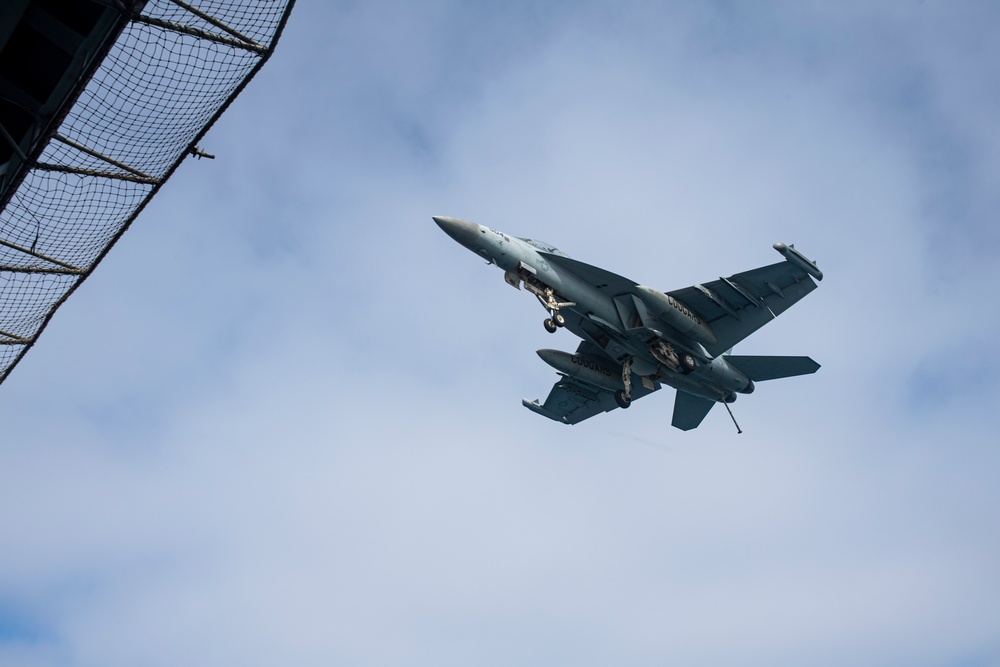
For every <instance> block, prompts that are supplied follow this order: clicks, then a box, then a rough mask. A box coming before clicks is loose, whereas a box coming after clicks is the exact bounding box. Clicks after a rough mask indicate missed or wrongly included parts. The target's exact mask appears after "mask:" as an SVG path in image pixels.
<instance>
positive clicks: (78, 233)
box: [0, 0, 294, 383]
mask: <svg viewBox="0 0 1000 667" xmlns="http://www.w3.org/2000/svg"><path fill="white" fill-rule="evenodd" d="M116 4H121V7H122V11H123V12H128V11H130V10H128V9H127V6H128V5H130V4H131V3H129V2H125V3H124V4H122V3H120V2H117V1H116ZM293 4H294V0H283V1H282V0H279V1H276V0H197V5H198V6H197V7H196V6H194V3H193V2H186V1H184V0H150V1H149V2H147V3H145V4H144V6H143V8H142V10H141V12H135V13H133V15H132V16H130V21H129V23H128V25H127V27H126V28H125V29H124V30H123V31H122V33H121V35H120V36H119V38H118V39H117V41H116V42H115V44H114V45H113V46H112V47H111V49H110V51H109V52H108V55H107V56H106V57H105V58H104V60H103V62H102V63H101V65H100V66H99V68H98V69H97V70H96V72H95V73H94V75H93V77H92V78H91V79H90V80H89V81H88V82H87V83H86V85H85V87H84V89H83V91H82V93H81V94H80V96H79V97H78V98H77V100H76V102H75V103H74V104H73V106H72V108H71V109H70V110H69V112H68V113H67V115H66V116H65V118H64V119H63V120H62V122H61V123H60V124H59V126H58V128H57V129H56V130H55V132H54V133H53V134H52V136H51V138H50V139H49V141H48V142H47V144H45V147H44V148H43V149H42V150H41V152H40V154H39V155H38V156H37V159H35V160H34V161H29V162H28V169H27V170H26V171H25V173H24V177H23V180H22V181H21V183H20V184H19V186H18V187H17V189H16V190H15V191H14V193H13V195H12V196H11V198H10V200H9V201H8V203H7V205H6V206H5V207H4V210H3V211H2V212H0V383H2V382H3V381H4V380H5V379H6V378H7V376H8V375H9V374H10V372H11V370H12V369H13V368H14V367H15V366H16V365H17V363H18V362H19V361H20V360H21V359H22V358H23V357H24V355H25V353H27V351H28V350H29V349H31V347H32V345H34V343H35V341H37V340H38V337H39V335H40V334H41V333H42V331H43V330H44V329H45V327H46V326H47V325H48V323H49V321H50V320H51V318H52V316H53V314H54V313H55V311H56V310H57V309H58V308H59V306H60V305H61V304H62V303H63V302H64V301H65V300H66V299H67V298H68V297H69V296H70V295H71V294H72V293H73V291H74V290H75V289H76V288H77V287H78V286H79V285H80V284H81V283H82V282H83V281H84V280H85V279H86V278H87V276H89V275H90V274H91V272H93V270H94V268H95V267H96V266H97V265H98V264H99V263H100V261H101V259H103V258H104V256H105V255H106V254H107V253H108V251H109V250H110V249H111V247H112V246H114V244H115V242H116V241H117V240H118V239H119V238H121V236H122V235H123V234H124V233H125V232H126V231H127V230H128V228H129V226H130V225H131V224H132V222H133V221H134V220H135V219H136V217H137V216H138V215H139V214H140V212H141V211H142V209H143V207H144V206H145V205H146V203H147V202H149V200H150V199H151V198H152V197H153V196H154V195H156V193H157V192H158V191H159V189H160V186H162V185H163V183H164V182H166V180H167V179H168V178H169V177H170V175H171V174H172V173H173V172H174V170H175V169H176V168H177V167H178V166H179V165H180V163H181V162H183V161H184V159H185V158H186V157H187V156H189V155H206V154H205V153H203V152H202V151H201V150H200V149H199V148H198V142H199V140H200V139H201V138H202V137H203V136H204V134H205V133H206V132H207V131H208V130H209V128H210V127H211V126H212V124H213V123H214V122H215V121H216V120H217V119H218V118H219V117H220V116H221V115H222V114H223V112H224V111H225V110H226V108H227V107H228V106H229V104H230V103H231V102H232V101H233V100H234V99H235V98H236V97H237V96H238V95H239V93H240V92H241V91H242V90H243V87H244V86H246V84H247V83H248V82H249V81H250V79H251V78H253V76H254V74H256V72H257V71H258V70H259V69H260V68H261V67H262V66H263V65H264V63H265V62H266V61H267V59H268V58H269V57H270V55H271V53H272V50H273V49H274V46H275V44H276V43H277V41H278V38H279V37H280V35H281V31H282V29H283V28H284V25H285V22H286V21H287V19H288V15H289V13H290V12H291V10H292V6H293ZM3 140H4V138H3V137H0V141H3ZM29 157H30V156H29ZM209 157H210V156H209Z"/></svg>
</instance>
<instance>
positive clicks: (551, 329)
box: [543, 318, 559, 333]
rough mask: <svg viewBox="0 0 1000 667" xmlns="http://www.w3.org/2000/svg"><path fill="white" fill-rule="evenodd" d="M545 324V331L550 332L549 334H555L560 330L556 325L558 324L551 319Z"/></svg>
mask: <svg viewBox="0 0 1000 667" xmlns="http://www.w3.org/2000/svg"><path fill="white" fill-rule="evenodd" d="M543 324H545V330H546V331H548V332H549V333H555V332H556V329H558V328H559V327H558V326H557V325H556V323H555V322H553V321H552V319H551V318H549V319H546V320H545V322H544V323H543Z"/></svg>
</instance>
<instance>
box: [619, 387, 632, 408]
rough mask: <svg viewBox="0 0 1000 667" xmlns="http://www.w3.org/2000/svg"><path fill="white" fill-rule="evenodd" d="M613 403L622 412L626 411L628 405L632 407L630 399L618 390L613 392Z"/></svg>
mask: <svg viewBox="0 0 1000 667" xmlns="http://www.w3.org/2000/svg"><path fill="white" fill-rule="evenodd" d="M615 403H617V404H618V407H619V408H621V409H622V410H626V409H628V407H629V406H630V405H632V399H631V398H629V397H628V396H626V395H625V392H624V391H622V390H621V389H619V390H618V391H616V392H615Z"/></svg>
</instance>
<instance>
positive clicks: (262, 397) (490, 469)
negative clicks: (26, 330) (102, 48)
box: [0, 0, 1000, 667]
mask: <svg viewBox="0 0 1000 667" xmlns="http://www.w3.org/2000/svg"><path fill="white" fill-rule="evenodd" d="M998 16H1000V10H998V9H997V7H996V6H995V5H994V4H991V3H986V2H982V3H976V2H968V3H963V4H961V6H954V5H953V4H952V3H943V2H934V1H931V0H928V1H927V2H923V3H901V2H900V3H896V2H886V3H838V4H837V5H836V6H833V5H830V4H829V3H808V2H788V3H781V2H775V3H753V4H750V3H742V4H741V3H728V2H716V3H708V2H706V3H659V4H653V3H613V4H612V3H597V2H594V3H558V2H553V3H545V4H535V3H529V2H520V3H505V4H503V5H499V4H487V3H458V2H456V3H446V2H441V3H425V5H424V6H416V5H414V4H412V3H391V2H389V3H386V2H372V3H315V2H314V3H307V2H301V3H300V6H298V7H297V8H296V10H295V12H294V13H293V15H292V18H291V20H290V22H289V24H288V27H287V30H286V32H285V35H284V37H283V39H282V42H281V43H280V45H279V47H278V50H277V52H276V54H275V56H274V57H273V59H272V60H271V62H270V63H269V64H268V65H267V67H265V69H264V70H263V71H262V72H261V73H260V75H259V76H258V77H257V78H256V79H255V80H254V81H253V82H252V84H251V85H250V86H249V88H248V89H247V90H246V92H245V93H244V94H243V95H242V96H241V97H240V98H239V100H238V101H237V102H236V103H235V104H234V105H233V107H232V108H231V109H230V110H229V111H228V112H227V114H226V115H225V116H224V117H223V119H222V120H221V121H220V123H219V124H218V125H217V126H216V127H215V128H214V129H213V130H212V131H211V133H210V134H209V135H208V136H207V137H206V139H205V141H204V142H203V144H202V145H203V147H204V148H205V150H207V151H209V152H211V153H214V154H216V155H218V159H216V160H214V161H205V160H202V161H191V162H189V163H187V164H185V165H184V166H183V167H182V168H181V169H179V170H178V172H177V173H176V174H175V176H174V177H173V178H172V180H171V182H170V183H168V185H167V186H166V187H165V188H164V189H163V191H162V192H161V193H160V195H159V196H158V197H157V198H156V199H155V200H154V202H153V203H152V204H151V205H150V206H149V207H148V208H147V210H146V211H145V212H144V213H143V215H142V217H141V218H140V219H139V221H138V222H137V223H136V225H135V226H134V227H133V229H131V230H130V231H129V233H128V234H127V235H126V236H125V237H124V238H123V240H122V241H121V242H120V243H119V244H118V246H116V248H115V249H114V251H113V252H112V253H111V254H110V255H109V256H108V258H107V259H106V260H105V261H104V262H103V263H102V265H101V266H100V268H99V269H98V270H97V271H96V272H95V274H94V275H93V276H92V277H91V278H90V279H88V281H87V282H86V283H85V284H84V286H83V287H82V288H81V289H79V290H78V291H77V292H76V293H75V294H74V296H73V298H72V299H70V300H69V301H68V302H67V304H66V305H64V306H63V307H62V308H61V309H60V311H59V313H58V315H57V316H56V317H55V318H54V320H53V322H52V324H51V325H50V326H49V327H48V329H47V330H46V332H45V335H44V336H43V337H42V338H41V340H40V342H39V343H38V345H36V346H35V348H34V349H33V350H32V351H31V353H30V354H28V355H27V356H26V357H25V359H24V361H23V362H22V363H21V364H20V365H19V366H18V368H17V369H16V370H15V371H14V373H12V375H11V376H10V378H9V379H8V380H7V381H6V382H5V383H4V385H3V386H2V387H0V393H2V395H0V420H2V424H3V428H2V432H3V438H0V440H2V442H0V461H2V462H3V464H2V465H0V506H2V507H3V508H4V512H3V513H2V514H0V664H3V665H5V666H6V665H13V666H15V667H24V666H32V667H34V666H38V665H45V666H48V665H69V666H74V667H75V666H91V665H95V666H96V665H101V666H109V665H110V666H114V665H135V664H145V665H176V664H206V665H207V664H237V663H238V664H245V665H273V664H301V665H313V664H315V665H329V664H347V665H407V666H409V665H436V666H437V665H459V664H462V665H465V664H470V663H471V664H482V665H509V664H526V665H531V664H538V665H542V664H545V665H549V664H554V663H555V664H580V665H603V664H612V663H613V664H626V665H653V664H657V665H660V664H664V663H670V664H685V665H729V664H734V663H739V664H743V665H769V666H771V665H801V664H811V665H843V664H850V663H855V664H857V663H861V664H878V665H904V664H905V665H908V666H912V665H927V666H937V665H948V666H951V665H963V666H966V665H969V666H986V665H997V664H1000V614H998V603H997V600H998V599H1000V568H998V567H997V565H996V564H997V563H998V562H1000V531H998V529H997V526H998V525H1000V487H998V485H997V483H996V481H997V479H998V475H1000V453H998V450H997V447H996V445H995V440H996V437H995V435H994V429H995V414H994V413H995V410H996V405H997V402H998V392H997V389H996V383H995V381H994V378H995V377H996V376H997V370H998V369H1000V362H998V355H997V352H996V349H995V345H994V340H995V338H996V336H997V334H998V333H1000V326H998V316H997V313H996V309H995V308H994V307H993V301H994V298H993V294H992V293H993V288H994V287H995V286H996V285H998V284H1000V280H998V278H1000V276H998V268H997V264H996V262H995V260H994V257H995V256H996V252H997V249H998V244H1000V238H998V235H997V231H996V230H997V227H996V224H995V217H996V210H997V204H998V194H997V193H998V192H1000V188H998V186H1000V139H998V138H997V137H998V136H1000V135H998V133H997V132H996V129H995V125H996V118H997V117H1000V87H998V86H997V77H996V73H995V70H996V67H995V63H996V62H1000V44H998V43H997V41H996V39H995V34H996V29H997V26H998ZM431 215H453V216H457V217H463V218H467V219H470V220H474V221H477V222H480V223H483V224H488V225H490V226H493V227H496V228H498V229H503V230H505V231H507V232H508V233H511V234H515V235H518V236H530V237H533V238H538V239H544V240H546V241H548V242H550V243H553V244H555V245H557V246H558V247H560V248H561V249H563V250H564V251H566V252H567V253H569V254H570V255H572V256H574V257H577V258H579V259H581V260H583V261H587V262H591V263H594V264H598V265H601V266H604V267H606V268H608V269H610V270H613V271H616V272H618V273H621V274H624V275H627V276H629V277H631V278H633V279H635V280H637V281H639V282H642V283H645V284H652V285H657V286H659V287H661V288H664V289H673V288H676V287H680V286H684V285H688V284H692V283H694V282H702V281H705V280H711V279H714V278H715V277H717V276H719V275H728V274H731V273H734V272H737V271H741V270H745V269H749V268H752V267H754V266H759V265H761V264H763V263H768V262H773V261H777V260H778V259H779V258H778V256H777V255H776V254H775V253H774V251H773V250H771V249H770V245H771V244H772V243H774V242H775V241H784V242H786V243H796V245H797V246H798V247H800V248H801V249H802V250H803V251H804V252H806V253H807V254H808V255H810V256H812V257H815V258H816V259H817V260H818V262H819V265H820V267H821V268H822V269H823V271H824V273H825V275H826V279H825V280H824V281H823V282H822V284H821V285H820V289H818V290H816V292H815V293H813V294H812V295H810V297H809V298H808V299H805V300H804V301H803V302H801V303H800V304H798V305H797V306H796V307H795V308H793V309H791V310H789V311H788V312H787V313H786V314H784V315H783V316H782V317H781V318H780V319H779V320H777V321H776V322H774V323H773V324H771V325H769V326H768V327H766V328H765V329H763V330H761V331H760V332H759V333H758V334H756V335H755V336H754V337H752V338H750V339H749V340H748V341H746V342H745V343H744V344H741V345H740V346H739V348H738V351H739V352H740V353H744V354H809V355H810V356H812V357H813V358H815V359H816V360H817V361H819V362H820V363H821V364H822V365H823V368H822V369H821V370H820V371H819V372H818V373H817V374H816V375H814V376H809V377H805V378H799V379H794V380H788V381H785V382H777V383H769V384H767V385H766V386H761V387H760V388H759V390H758V391H757V392H756V393H755V394H754V395H753V396H750V397H744V398H741V400H740V401H739V402H737V403H736V404H735V405H734V411H735V413H736V415H737V418H738V419H739V420H740V423H741V426H742V427H743V429H744V431H745V432H744V434H743V435H740V436H737V434H736V433H735V429H734V428H733V426H732V424H731V422H730V421H729V420H728V418H727V416H726V415H725V413H724V412H721V411H719V412H716V411H713V413H712V414H710V415H709V417H708V418H707V419H706V421H705V423H704V424H703V426H702V427H701V428H699V429H698V430H696V431H692V432H690V433H681V432H679V431H677V430H675V429H672V428H671V427H670V426H669V420H670V411H671V408H672V397H671V396H670V395H667V394H664V395H655V396H652V397H649V398H647V399H644V400H643V401H641V402H638V403H636V404H635V405H634V406H633V407H632V409H630V410H628V411H627V412H625V411H616V412H614V413H611V414H608V415H603V416H601V417H598V418H595V419H593V420H590V421H588V422H585V423H584V424H581V425H578V426H576V427H572V428H570V427H565V426H562V425H559V424H555V423H552V422H549V421H547V420H544V419H542V418H540V417H538V416H536V415H534V414H532V413H530V412H529V411H527V410H524V409H523V408H522V407H521V406H520V399H521V398H522V397H526V398H544V396H545V395H546V393H547V392H548V389H549V387H550V386H551V383H552V382H553V380H554V379H555V375H554V374H553V372H552V370H551V369H550V368H548V367H547V366H546V365H545V364H544V363H542V362H541V361H540V360H539V359H538V358H537V357H536V355H535V354H534V350H536V349H538V348H542V347H558V348H561V349H567V350H571V349H573V348H574V347H575V345H576V342H575V341H574V340H573V339H572V336H571V335H570V334H568V333H566V332H560V333H558V334H556V335H555V336H549V335H548V334H546V333H545V332H544V330H543V329H542V327H541V319H542V317H543V312H542V310H541V309H539V308H538V307H537V305H534V303H533V300H532V299H531V298H529V297H528V296H526V295H525V294H524V293H523V292H520V293H519V292H515V291H513V290H511V289H510V288H509V287H508V286H506V285H505V284H504V283H503V280H502V276H501V274H500V273H499V272H498V271H496V270H495V269H494V268H492V267H486V266H484V265H483V263H482V262H481V261H479V260H478V259H477V258H475V257H474V256H473V255H471V254H470V253H468V252H467V251H465V250H464V249H462V248H461V247H459V246H458V245H456V244H455V243H454V242H452V241H451V240H450V239H449V238H448V237H446V236H445V235H444V234H442V233H441V232H440V230H439V229H438V228H437V226H436V225H434V223H433V222H432V221H431V218H430V216H431Z"/></svg>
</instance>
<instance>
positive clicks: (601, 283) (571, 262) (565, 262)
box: [538, 251, 637, 296]
mask: <svg viewBox="0 0 1000 667" xmlns="http://www.w3.org/2000/svg"><path fill="white" fill-rule="evenodd" d="M538 254H540V255H542V256H543V257H545V260H546V261H548V262H549V263H551V264H555V265H556V266H558V267H560V268H563V269H566V270H567V271H571V272H572V273H575V274H576V275H577V276H579V277H580V278H581V279H583V280H584V281H586V282H588V283H590V284H591V285H593V286H594V287H596V288H597V289H599V290H603V291H606V292H607V293H608V294H611V295H612V296H615V295H618V294H628V293H631V292H633V291H635V286H636V285H637V283H636V282H635V281H634V280H629V279H628V278H626V277H624V276H619V275H618V274H617V273H611V272H610V271H608V270H606V269H602V268H601V267H599V266H594V265H592V264H587V263H586V262H581V261H579V260H576V259H573V258H572V257H567V256H565V255H556V254H554V253H550V252H541V251H540V252H539V253H538Z"/></svg>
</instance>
